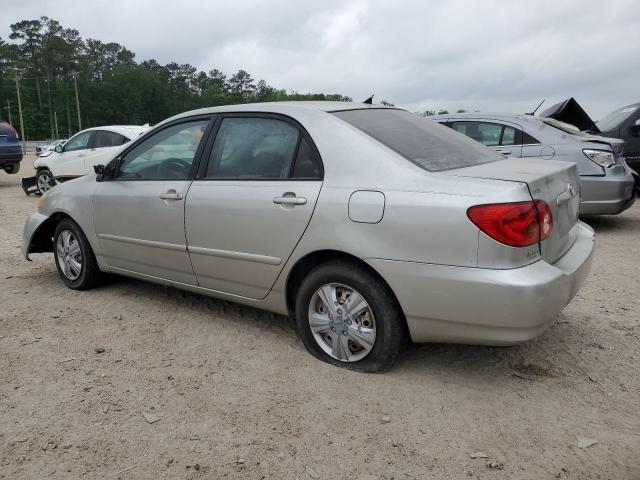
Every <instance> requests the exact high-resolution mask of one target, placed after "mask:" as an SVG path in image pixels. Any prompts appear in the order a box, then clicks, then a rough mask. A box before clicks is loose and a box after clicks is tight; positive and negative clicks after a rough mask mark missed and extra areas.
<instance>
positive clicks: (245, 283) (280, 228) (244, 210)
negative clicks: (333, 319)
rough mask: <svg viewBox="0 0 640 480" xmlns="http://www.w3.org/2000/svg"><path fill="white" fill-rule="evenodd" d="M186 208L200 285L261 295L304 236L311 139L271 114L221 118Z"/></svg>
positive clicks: (317, 171)
mask: <svg viewBox="0 0 640 480" xmlns="http://www.w3.org/2000/svg"><path fill="white" fill-rule="evenodd" d="M214 130H215V131H216V133H215V140H214V139H213V137H212V139H211V140H210V142H209V143H210V145H209V146H208V155H207V157H208V159H207V162H206V163H205V162H204V161H203V162H202V165H201V171H200V172H199V178H197V179H195V180H194V182H193V184H192V186H191V189H190V190H189V194H188V195H187V202H186V205H185V210H186V212H185V217H186V218H185V228H186V232H187V241H188V245H189V255H190V257H191V263H192V265H193V269H194V271H195V273H196V276H197V279H198V284H199V285H200V286H201V287H205V288H209V289H212V290H216V291H219V292H224V293H228V294H233V295H239V296H243V297H248V298H252V299H261V298H264V297H265V296H266V295H267V294H268V293H269V291H270V290H271V287H272V286H273V284H274V283H275V281H276V279H277V277H278V275H279V274H280V272H281V271H282V268H283V266H284V264H285V263H286V261H287V259H288V258H289V256H290V255H291V253H292V251H293V249H294V248H295V246H296V244H297V243H298V241H299V240H300V238H301V236H302V234H303V233H304V231H305V229H306V227H307V225H308V224H309V221H310V219H311V215H312V213H313V209H314V207H315V204H316V200H317V198H318V194H319V192H320V188H321V186H322V178H323V170H322V163H321V160H320V157H319V155H318V152H317V150H316V148H315V146H314V144H313V142H312V140H311V138H310V137H309V135H308V134H307V133H306V132H305V131H304V130H303V129H302V128H301V127H300V126H299V125H298V124H296V123H295V122H294V121H292V120H290V119H288V118H286V117H280V116H276V115H260V114H249V115H242V114H237V115H231V114H227V115H224V116H222V117H221V118H220V119H219V120H218V122H217V125H216V128H215V129H214Z"/></svg>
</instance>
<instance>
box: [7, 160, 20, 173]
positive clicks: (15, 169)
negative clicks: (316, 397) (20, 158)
mask: <svg viewBox="0 0 640 480" xmlns="http://www.w3.org/2000/svg"><path fill="white" fill-rule="evenodd" d="M4 171H5V172H7V173H8V174H9V175H13V174H14V173H18V172H19V171H20V164H19V163H16V164H14V165H11V166H9V167H7V168H6V169H5V170H4Z"/></svg>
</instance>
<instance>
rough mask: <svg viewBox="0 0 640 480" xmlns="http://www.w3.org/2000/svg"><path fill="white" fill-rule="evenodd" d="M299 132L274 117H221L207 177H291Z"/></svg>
mask: <svg viewBox="0 0 640 480" xmlns="http://www.w3.org/2000/svg"><path fill="white" fill-rule="evenodd" d="M299 135H300V132H299V130H298V128H296V127H295V126H293V125H292V124H290V123H288V122H285V121H282V120H277V119H274V118H259V117H256V118H253V117H227V118H224V119H223V120H222V123H221V124H220V128H219V129H218V133H217V135H216V140H215V143H214V144H213V149H212V150H211V158H210V159H209V164H208V166H207V171H206V174H205V175H206V177H208V178H245V179H250V178H257V179H269V178H273V179H278V178H288V177H289V172H290V170H291V164H292V161H293V154H294V152H295V150H296V146H297V144H298V137H299Z"/></svg>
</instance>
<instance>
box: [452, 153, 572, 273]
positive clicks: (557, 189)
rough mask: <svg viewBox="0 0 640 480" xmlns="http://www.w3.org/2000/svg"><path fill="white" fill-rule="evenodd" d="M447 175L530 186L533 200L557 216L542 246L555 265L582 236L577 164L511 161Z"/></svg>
mask: <svg viewBox="0 0 640 480" xmlns="http://www.w3.org/2000/svg"><path fill="white" fill-rule="evenodd" d="M442 173H443V174H447V175H454V176H460V177H473V178H487V179H492V180H505V181H510V182H519V183H526V185H527V187H528V189H529V193H530V195H531V198H532V199H533V200H543V201H544V202H546V204H547V205H549V208H550V209H551V214H552V216H553V231H552V233H551V236H550V237H549V238H547V239H546V240H544V241H542V242H540V254H541V256H542V258H543V259H544V260H545V261H547V262H549V263H554V262H555V261H556V260H558V259H559V258H560V257H561V256H562V255H563V254H564V253H565V252H566V251H567V250H568V249H569V248H571V246H572V245H573V243H574V242H575V240H576V238H577V234H578V207H579V202H580V195H579V194H580V177H579V175H578V169H577V167H576V165H575V164H574V163H569V162H559V161H553V160H522V159H517V158H508V159H505V160H501V161H498V162H492V163H484V164H481V165H475V166H472V167H466V168H459V169H456V170H449V171H447V172H442Z"/></svg>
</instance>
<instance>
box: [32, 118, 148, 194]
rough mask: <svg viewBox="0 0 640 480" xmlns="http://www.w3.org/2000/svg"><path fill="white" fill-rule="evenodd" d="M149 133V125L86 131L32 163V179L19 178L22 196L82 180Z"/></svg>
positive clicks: (46, 151) (113, 126) (118, 126)
mask: <svg viewBox="0 0 640 480" xmlns="http://www.w3.org/2000/svg"><path fill="white" fill-rule="evenodd" d="M147 130H149V126H148V125H143V126H138V125H112V126H104V127H95V128H87V129H86V130H82V131H81V132H78V133H77V134H75V135H74V136H73V137H71V138H70V139H69V140H67V141H65V142H62V143H58V144H56V145H54V148H53V149H51V150H45V151H42V153H40V154H39V155H38V158H37V159H36V161H35V162H34V163H33V168H35V170H36V175H35V177H28V178H23V179H22V189H23V190H24V191H25V193H31V192H32V191H33V190H35V191H38V192H40V193H44V192H46V191H47V190H50V189H51V188H53V187H54V186H55V185H56V184H58V183H61V182H65V181H67V180H70V179H72V178H77V177H81V176H83V175H86V174H87V173H90V172H92V171H93V166H94V165H99V164H102V163H105V162H106V161H108V160H110V159H111V158H113V156H114V155H115V154H116V153H117V152H118V151H119V150H121V149H122V148H123V146H124V145H126V144H127V143H129V142H130V141H131V140H132V139H135V138H137V137H139V136H140V135H142V134H143V133H144V132H146V131H147Z"/></svg>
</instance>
